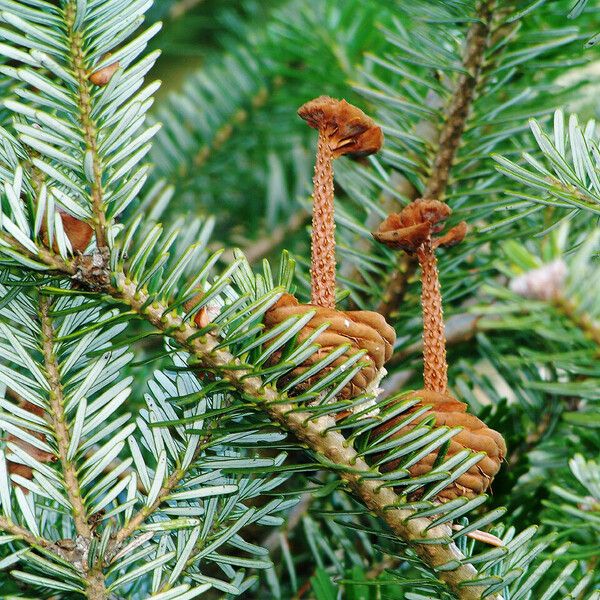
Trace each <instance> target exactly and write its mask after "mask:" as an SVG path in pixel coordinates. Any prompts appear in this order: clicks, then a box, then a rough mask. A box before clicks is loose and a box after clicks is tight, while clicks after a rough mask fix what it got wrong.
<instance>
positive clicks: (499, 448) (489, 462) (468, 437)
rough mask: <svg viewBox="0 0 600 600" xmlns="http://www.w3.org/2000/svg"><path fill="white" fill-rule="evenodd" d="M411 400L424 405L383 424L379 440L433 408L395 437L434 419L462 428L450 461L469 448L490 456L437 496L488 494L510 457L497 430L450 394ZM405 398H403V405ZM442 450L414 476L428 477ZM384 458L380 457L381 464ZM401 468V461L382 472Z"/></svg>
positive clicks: (418, 395) (417, 395)
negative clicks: (410, 417)
mask: <svg viewBox="0 0 600 600" xmlns="http://www.w3.org/2000/svg"><path fill="white" fill-rule="evenodd" d="M409 398H419V399H420V402H419V403H418V404H416V405H415V406H413V407H411V408H410V409H409V410H408V411H406V412H404V413H402V414H401V415H398V416H397V417H394V418H393V419H391V420H389V421H387V422H386V423H383V424H382V425H380V426H379V427H377V428H376V429H375V430H374V435H375V438H377V437H379V436H381V435H383V434H384V433H386V432H388V431H389V430H390V429H392V428H393V427H395V426H396V425H397V424H398V423H400V422H401V421H402V420H403V419H405V418H406V417H407V416H408V415H410V414H412V413H414V412H415V411H417V410H418V409H420V408H422V406H423V405H432V408H431V409H429V410H428V411H427V412H425V413H424V414H423V415H420V416H419V417H417V418H416V419H415V420H414V421H412V422H411V423H410V424H409V425H407V426H406V427H403V428H402V429H400V430H399V431H398V432H396V433H395V434H394V437H397V436H400V435H404V434H406V433H408V432H409V431H411V430H412V429H414V428H415V427H416V426H417V424H419V423H420V422H421V421H423V420H424V419H426V418H427V417H430V416H431V415H433V416H434V417H435V425H436V426H437V427H442V426H447V427H462V431H460V432H459V433H457V434H456V435H455V436H454V437H452V438H451V440H450V444H449V447H448V450H447V452H446V457H445V458H446V459H448V458H451V457H452V456H454V455H455V454H457V453H458V452H461V451H462V450H464V449H465V448H468V449H470V450H473V451H474V452H482V451H483V452H485V453H486V454H487V456H485V457H484V458H482V459H481V460H480V461H479V462H478V463H476V464H475V465H473V466H472V467H471V468H470V469H469V470H468V471H467V472H466V473H463V474H462V475H461V476H460V477H459V478H458V479H456V480H455V481H454V482H453V483H451V484H450V485H449V486H448V487H446V488H444V489H443V490H442V491H440V492H439V493H438V494H437V498H438V499H439V500H441V501H447V500H453V499H455V498H459V497H461V496H466V497H467V498H474V497H475V496H477V495H479V494H482V493H483V492H485V491H486V490H487V489H488V488H489V487H490V485H491V483H492V481H493V479H494V476H495V475H496V474H497V473H498V471H499V470H500V466H501V464H502V461H503V459H504V457H505V456H506V444H505V442H504V439H503V437H502V436H501V435H500V434H499V433H498V432H497V431H494V430H493V429H490V428H489V427H487V425H486V424H485V423H484V422H483V421H481V420H480V419H478V418H477V417H476V416H474V415H471V414H468V413H467V412H466V410H467V405H466V404H465V403H464V402H459V401H458V400H456V398H454V397H453V396H451V395H450V394H448V393H445V394H443V393H440V392H432V391H429V390H419V391H416V392H413V393H412V394H411V395H410V396H409ZM404 400H405V398H403V401H404ZM438 451H439V449H436V450H435V451H433V452H430V453H429V454H428V455H427V456H425V457H424V458H422V459H421V460H419V461H418V462H417V463H415V464H414V465H412V466H411V467H409V469H408V470H409V471H410V474H411V475H412V476H413V477H418V476H420V475H425V474H426V473H428V472H429V471H431V469H432V468H433V464H434V462H435V460H436V458H437V455H438ZM380 459H381V457H377V460H380ZM399 466H400V460H393V461H391V462H388V463H384V464H383V465H382V466H381V467H380V470H381V471H382V472H385V473H387V472H389V471H393V470H394V469H397V468H398V467H399Z"/></svg>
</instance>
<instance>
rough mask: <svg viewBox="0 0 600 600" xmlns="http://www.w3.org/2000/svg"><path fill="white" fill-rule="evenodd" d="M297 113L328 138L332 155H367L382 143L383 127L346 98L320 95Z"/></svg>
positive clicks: (379, 147)
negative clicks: (337, 98) (339, 98)
mask: <svg viewBox="0 0 600 600" xmlns="http://www.w3.org/2000/svg"><path fill="white" fill-rule="evenodd" d="M298 115H299V116H300V117H302V118H303V119H304V120H305V121H306V122H307V123H308V124H309V125H310V126H311V127H312V128H313V129H317V130H318V131H319V134H320V135H322V136H323V137H324V138H325V139H326V140H327V143H328V146H329V149H330V150H331V153H332V155H333V158H338V157H339V156H343V155H344V154H348V155H350V156H352V157H355V158H357V157H362V156H368V155H369V154H375V152H379V150H380V149H381V146H382V145H383V133H382V131H381V128H380V127H378V126H377V125H375V122H374V121H373V119H371V117H368V116H367V115H365V113H364V112H363V111H362V110H360V109H359V108H357V107H356V106H353V105H352V104H348V102H346V101H345V100H336V99H335V98H330V97H329V96H320V97H319V98H315V99H314V100H311V101H310V102H307V103H306V104H303V105H302V106H301V107H300V108H299V109H298Z"/></svg>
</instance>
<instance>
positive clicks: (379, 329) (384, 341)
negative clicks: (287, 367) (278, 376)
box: [264, 294, 396, 399]
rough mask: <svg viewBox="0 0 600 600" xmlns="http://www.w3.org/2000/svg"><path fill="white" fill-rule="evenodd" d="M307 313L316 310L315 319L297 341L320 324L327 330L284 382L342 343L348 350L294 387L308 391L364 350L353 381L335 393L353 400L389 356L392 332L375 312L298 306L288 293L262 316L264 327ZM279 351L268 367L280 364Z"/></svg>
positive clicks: (372, 378)
mask: <svg viewBox="0 0 600 600" xmlns="http://www.w3.org/2000/svg"><path fill="white" fill-rule="evenodd" d="M310 311H316V314H315V316H314V317H313V318H312V319H311V320H310V321H309V322H308V323H307V324H306V325H305V326H304V328H303V329H302V331H301V332H300V334H299V335H298V340H299V342H302V341H304V340H305V339H307V338H308V337H309V336H311V335H312V334H313V333H314V331H315V330H316V329H317V328H318V327H320V326H321V325H323V324H324V323H330V325H329V327H328V328H327V329H326V330H325V331H324V332H323V333H321V334H320V335H319V336H318V337H317V339H316V340H315V342H316V343H317V344H319V345H320V348H319V350H317V352H315V353H314V354H313V355H312V356H311V357H310V358H309V359H308V360H307V361H305V362H304V363H303V364H301V365H299V366H298V367H296V368H295V369H294V370H293V371H292V372H291V373H289V374H287V375H286V381H290V380H291V379H293V378H295V377H297V376H298V375H300V374H302V373H304V372H306V370H307V369H309V368H310V367H312V366H313V365H314V364H315V363H317V362H318V361H319V360H321V359H323V358H324V357H326V356H327V355H328V354H330V353H331V352H332V351H333V350H335V349H336V348H338V347H339V346H341V345H343V344H351V347H350V348H349V349H348V350H347V351H346V352H345V353H344V354H343V355H342V356H340V357H338V358H337V359H336V360H335V361H334V362H333V363H332V364H330V365H329V366H328V367H326V368H325V369H324V370H322V371H320V372H319V373H318V374H317V375H315V376H314V377H310V378H309V379H308V380H307V381H304V382H303V383H302V384H301V385H299V386H298V389H297V390H296V391H297V392H301V391H302V390H303V389H307V388H309V387H310V386H311V385H313V384H314V383H315V382H316V381H318V380H320V379H322V378H323V377H324V376H325V375H326V374H327V373H328V372H330V371H331V370H332V369H335V368H336V367H338V366H339V365H341V364H342V363H343V362H345V361H346V360H348V358H350V357H351V356H353V355H355V354H356V353H357V352H360V351H361V350H366V352H367V353H366V354H365V356H364V357H363V358H362V359H361V360H362V361H363V362H366V363H367V364H366V366H365V367H363V368H362V369H361V370H360V371H359V372H358V373H357V374H356V375H355V376H354V377H353V379H352V380H351V381H350V382H349V383H348V384H346V386H345V387H344V388H343V389H342V390H341V392H340V393H339V394H338V397H339V398H343V399H348V398H354V397H356V396H358V395H360V394H362V393H364V392H366V391H367V390H368V389H369V385H370V384H371V383H373V382H374V381H375V380H376V379H377V377H378V375H379V373H380V371H381V369H382V368H383V365H384V363H385V362H386V361H387V360H389V359H390V358H391V356H392V349H393V346H394V341H395V340H396V333H395V331H394V329H393V328H392V327H390V326H389V325H388V324H387V323H386V321H385V319H384V318H383V317H382V316H381V315H380V314H379V313H376V312H371V311H339V310H335V309H332V308H324V307H321V306H316V305H314V304H300V303H299V302H298V300H296V298H294V296H292V295H291V294H284V295H283V296H282V297H281V298H280V299H279V301H278V302H277V304H275V305H274V306H273V307H272V308H271V309H269V310H268V311H267V313H266V314H265V320H264V323H265V328H266V329H267V330H269V329H273V328H274V327H276V326H277V325H279V324H280V323H282V322H284V321H285V320H286V319H289V318H290V317H292V316H297V315H303V314H306V313H307V312H310ZM281 356H282V351H281V350H278V351H277V352H274V353H273V355H272V356H271V358H270V363H271V364H278V363H279V362H281Z"/></svg>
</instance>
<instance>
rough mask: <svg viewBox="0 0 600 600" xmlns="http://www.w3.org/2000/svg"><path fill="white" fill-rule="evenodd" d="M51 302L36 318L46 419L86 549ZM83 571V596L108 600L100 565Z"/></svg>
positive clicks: (87, 534) (89, 534) (87, 533)
mask: <svg viewBox="0 0 600 600" xmlns="http://www.w3.org/2000/svg"><path fill="white" fill-rule="evenodd" d="M50 309H51V300H50V299H49V298H44V297H42V298H41V299H40V318H41V324H42V354H43V357H44V369H45V371H46V377H47V381H48V385H49V387H50V391H49V396H50V403H49V404H50V410H49V411H48V416H49V418H50V421H51V423H52V428H53V430H54V432H55V434H56V442H57V446H58V458H59V460H60V464H61V471H62V476H63V478H64V481H65V489H66V492H67V498H68V499H69V503H70V504H71V507H72V512H73V520H74V523H75V530H76V532H77V534H78V535H79V536H81V538H83V539H84V540H85V542H86V544H85V545H86V546H87V547H88V548H89V546H90V544H91V541H92V538H93V536H94V533H93V531H92V528H91V526H90V522H89V517H90V515H89V514H88V511H87V508H86V506H85V503H84V502H83V497H82V494H81V487H80V485H79V478H78V476H77V469H76V467H75V465H74V464H73V462H72V461H71V460H69V458H68V451H69V444H70V441H71V433H70V431H69V427H68V425H67V418H66V413H65V398H64V393H63V388H62V384H61V380H60V368H59V365H58V361H57V359H56V353H55V337H54V329H53V327H52V320H51V318H50ZM81 564H82V566H83V569H84V572H85V574H84V580H85V582H86V585H87V589H86V595H87V597H88V598H89V600H105V599H106V598H107V597H108V591H107V590H106V586H105V584H104V575H103V573H102V565H99V564H95V565H93V566H92V567H88V562H87V560H81Z"/></svg>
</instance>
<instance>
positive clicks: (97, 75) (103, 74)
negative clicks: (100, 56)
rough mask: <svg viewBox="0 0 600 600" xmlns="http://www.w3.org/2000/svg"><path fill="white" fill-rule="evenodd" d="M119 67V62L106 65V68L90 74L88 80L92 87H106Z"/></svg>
mask: <svg viewBox="0 0 600 600" xmlns="http://www.w3.org/2000/svg"><path fill="white" fill-rule="evenodd" d="M119 67H120V63H119V61H117V62H114V63H112V64H110V65H106V67H102V68H101V69H99V70H98V71H95V72H94V73H92V74H91V75H90V77H89V79H90V81H91V82H92V83H93V84H94V85H97V86H99V87H103V86H105V85H108V83H109V81H110V80H111V79H112V76H113V75H114V74H115V73H116V72H117V69H118V68H119Z"/></svg>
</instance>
